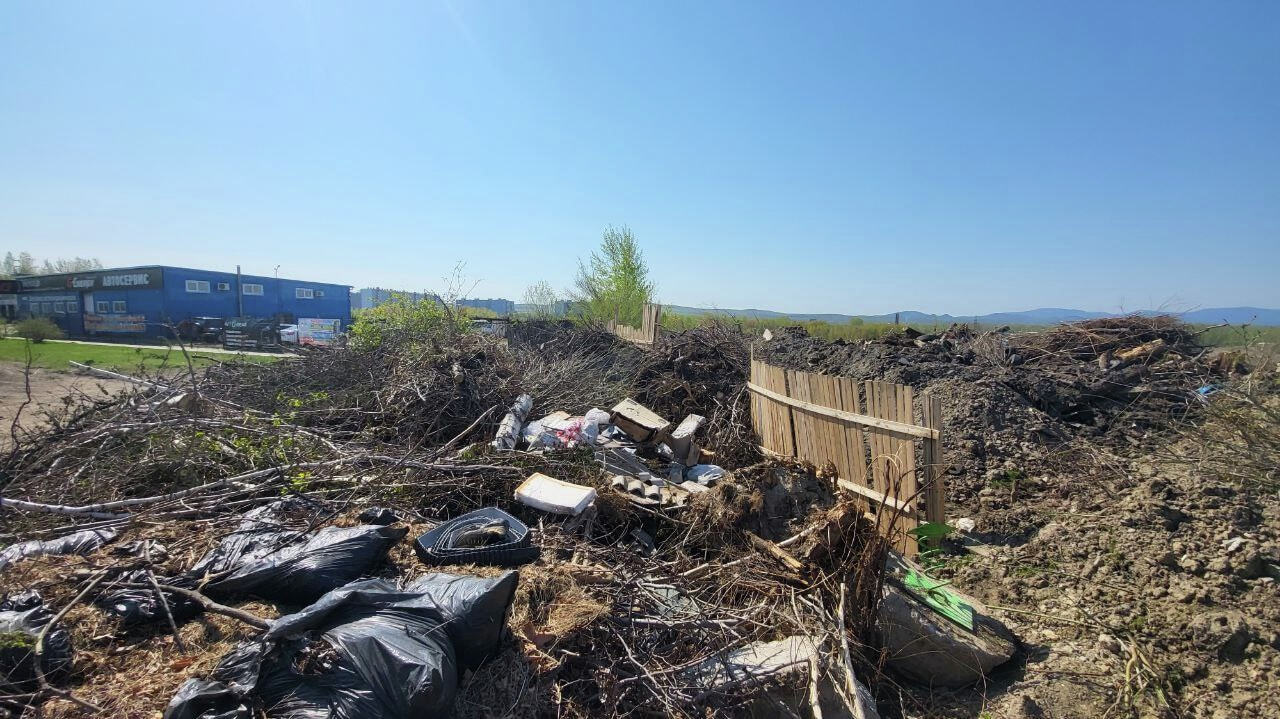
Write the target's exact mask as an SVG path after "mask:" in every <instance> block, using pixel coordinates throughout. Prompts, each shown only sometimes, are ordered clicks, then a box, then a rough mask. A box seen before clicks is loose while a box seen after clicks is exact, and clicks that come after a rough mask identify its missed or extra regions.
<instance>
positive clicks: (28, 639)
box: [0, 590, 71, 692]
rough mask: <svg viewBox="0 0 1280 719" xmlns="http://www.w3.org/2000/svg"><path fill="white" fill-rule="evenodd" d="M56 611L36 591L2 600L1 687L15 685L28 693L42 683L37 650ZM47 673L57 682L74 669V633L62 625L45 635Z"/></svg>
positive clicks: (0, 640)
mask: <svg viewBox="0 0 1280 719" xmlns="http://www.w3.org/2000/svg"><path fill="white" fill-rule="evenodd" d="M53 615H54V613H53V612H51V611H49V608H48V607H46V606H45V605H44V599H43V598H42V597H41V596H40V593H39V592H36V591H34V590H32V591H27V592H22V593H21V594H15V595H12V596H10V597H7V598H6V599H5V600H4V601H0V689H7V688H8V687H13V688H14V689H16V690H17V691H19V692H29V691H33V690H35V689H37V688H38V687H39V686H40V680H39V677H38V676H37V674H36V663H35V650H36V640H37V639H39V637H40V632H41V631H42V630H43V629H44V628H45V625H47V624H48V623H49V622H50V621H51V620H52V619H53ZM41 668H42V669H44V675H45V677H46V678H48V679H49V680H50V681H55V680H57V679H59V678H61V677H63V676H66V674H67V673H68V672H69V671H70V670H71V635H70V634H69V633H68V632H67V630H66V628H65V627H63V626H62V625H61V624H57V625H54V626H53V627H52V628H51V629H49V633H48V634H46V635H45V636H44V655H43V659H42V661H41Z"/></svg>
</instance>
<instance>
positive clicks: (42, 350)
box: [0, 337, 277, 373]
mask: <svg viewBox="0 0 1280 719" xmlns="http://www.w3.org/2000/svg"><path fill="white" fill-rule="evenodd" d="M190 352H191V361H192V363H193V364H194V365H195V366H196V367H207V366H208V365H211V364H214V363H215V362H275V361H276V360H277V358H276V357H262V356H258V355H242V354H234V355H233V354H213V353H210V354H204V355H202V354H201V353H200V350H198V349H197V350H190ZM0 361H3V362H17V363H19V364H25V363H26V361H27V348H26V342H25V341H24V340H21V339H15V338H12V337H9V338H4V339H0ZM68 362H80V363H82V364H87V365H92V366H94V367H99V368H101V369H106V370H112V371H115V372H125V373H128V372H129V371H131V370H137V369H139V368H145V369H147V370H149V371H155V370H162V369H172V368H185V367H186V366H187V361H186V359H185V358H183V356H182V351H181V350H179V349H177V348H174V349H169V348H167V347H115V346H112V345H92V344H76V343H74V342H41V343H39V344H34V343H33V344H32V345H31V366H33V367H43V368H45V369H56V370H65V369H70V367H71V365H69V364H67V363H68Z"/></svg>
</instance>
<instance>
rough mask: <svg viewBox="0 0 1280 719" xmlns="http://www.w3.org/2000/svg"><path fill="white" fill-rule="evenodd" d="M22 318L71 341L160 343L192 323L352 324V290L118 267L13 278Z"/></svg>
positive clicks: (209, 273)
mask: <svg viewBox="0 0 1280 719" xmlns="http://www.w3.org/2000/svg"><path fill="white" fill-rule="evenodd" d="M17 282H18V285H19V287H18V294H17V299H18V314H19V316H37V317H48V318H49V319H51V320H53V321H54V322H55V323H56V324H57V325H58V326H59V327H61V328H62V329H63V331H65V332H66V333H67V334H68V335H69V336H72V337H100V338H110V337H117V338H122V339H123V338H129V337H132V338H145V337H150V338H159V337H169V336H172V333H171V331H170V330H169V325H171V324H172V325H175V326H176V325H178V324H180V323H181V322H182V321H183V320H188V319H193V318H196V317H220V318H223V319H226V318H231V317H253V318H262V319H273V320H275V321H277V322H280V323H292V322H295V321H297V319H298V318H301V317H308V318H318V319H330V320H333V319H336V320H340V321H341V326H342V327H343V328H344V329H345V328H346V326H347V324H348V323H349V322H350V320H351V296H350V292H351V288H350V286H348V285H335V284H329V283H325V282H303V281H300V280H287V279H283V278H277V277H261V276H258V275H241V274H239V273H238V272H217V271H213V270H193V269H188V268H185V267H163V266H147V267H123V268H117V269H110V270H91V271H88V272H76V273H70V274H60V275H30V276H24V277H18V278H17Z"/></svg>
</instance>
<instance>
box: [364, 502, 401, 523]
mask: <svg viewBox="0 0 1280 719" xmlns="http://www.w3.org/2000/svg"><path fill="white" fill-rule="evenodd" d="M356 519H358V520H360V522H361V523H363V524H377V525H379V526H385V525H388V524H395V523H396V522H399V521H400V517H398V516H396V513H395V510H393V509H388V508H387V507H369V508H368V509H366V510H364V511H363V512H361V513H360V514H359V516H357V517H356Z"/></svg>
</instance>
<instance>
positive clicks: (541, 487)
mask: <svg viewBox="0 0 1280 719" xmlns="http://www.w3.org/2000/svg"><path fill="white" fill-rule="evenodd" d="M595 498H596V490H595V489H593V488H591V487H584V486H582V485H580V484H573V483H572V482H565V481H563V480H559V479H556V478H554V477H548V476H547V475H545V474H542V473H541V472H534V473H533V474H531V475H529V478H528V479H526V480H525V481H523V482H521V483H520V486H519V487H516V501H518V502H520V503H521V504H524V505H528V506H530V507H533V508H534V509H541V510H542V511H544V512H552V513H554V514H572V515H578V514H581V513H582V510H584V509H586V508H587V506H588V505H590V504H591V503H592V502H593V501H595Z"/></svg>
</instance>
